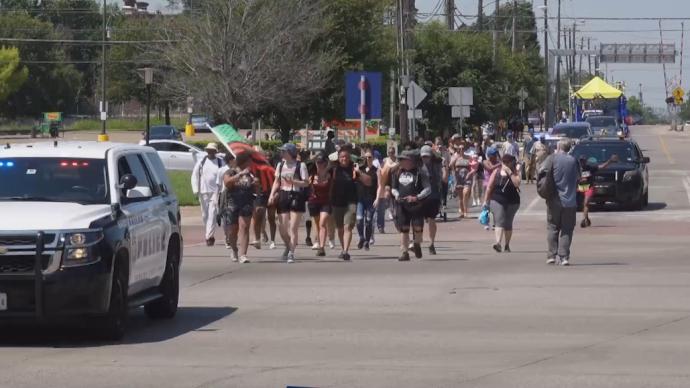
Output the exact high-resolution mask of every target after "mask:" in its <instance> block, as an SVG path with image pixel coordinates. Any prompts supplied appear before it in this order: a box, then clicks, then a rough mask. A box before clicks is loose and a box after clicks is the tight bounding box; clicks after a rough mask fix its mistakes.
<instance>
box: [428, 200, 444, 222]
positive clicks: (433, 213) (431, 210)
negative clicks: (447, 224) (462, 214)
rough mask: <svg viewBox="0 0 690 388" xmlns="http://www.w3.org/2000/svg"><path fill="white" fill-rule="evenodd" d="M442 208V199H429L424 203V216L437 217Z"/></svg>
mask: <svg viewBox="0 0 690 388" xmlns="http://www.w3.org/2000/svg"><path fill="white" fill-rule="evenodd" d="M440 210H441V200H440V199H428V200H427V201H426V203H425V204H424V218H427V219H428V218H431V219H435V218H436V217H437V216H438V213H439V212H440Z"/></svg>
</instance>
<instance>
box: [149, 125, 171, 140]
mask: <svg viewBox="0 0 690 388" xmlns="http://www.w3.org/2000/svg"><path fill="white" fill-rule="evenodd" d="M175 137H177V130H176V129H175V127H172V126H169V125H159V126H155V127H151V129H150V130H149V139H174V138H175Z"/></svg>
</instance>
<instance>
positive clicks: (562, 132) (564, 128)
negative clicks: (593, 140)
mask: <svg viewBox="0 0 690 388" xmlns="http://www.w3.org/2000/svg"><path fill="white" fill-rule="evenodd" d="M551 136H553V137H561V138H563V137H565V138H568V139H571V140H574V141H575V142H578V141H580V140H581V139H584V138H588V137H591V136H592V128H591V127H590V125H589V123H588V122H586V121H585V122H576V123H560V124H556V126H555V127H553V130H552V131H551Z"/></svg>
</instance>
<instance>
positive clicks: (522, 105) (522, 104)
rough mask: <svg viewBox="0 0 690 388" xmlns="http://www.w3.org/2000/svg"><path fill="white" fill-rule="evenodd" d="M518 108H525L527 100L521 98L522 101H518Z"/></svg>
mask: <svg viewBox="0 0 690 388" xmlns="http://www.w3.org/2000/svg"><path fill="white" fill-rule="evenodd" d="M518 109H520V110H521V111H523V110H525V101H523V100H520V102H519V103H518Z"/></svg>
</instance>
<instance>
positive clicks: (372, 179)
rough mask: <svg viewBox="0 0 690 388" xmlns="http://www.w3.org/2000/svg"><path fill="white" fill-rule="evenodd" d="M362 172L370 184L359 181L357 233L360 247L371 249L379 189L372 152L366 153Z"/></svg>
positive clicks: (377, 170)
mask: <svg viewBox="0 0 690 388" xmlns="http://www.w3.org/2000/svg"><path fill="white" fill-rule="evenodd" d="M360 171H361V173H362V174H364V175H367V176H368V177H369V178H368V179H367V181H368V184H367V183H364V182H363V181H362V180H359V181H358V182H357V234H358V235H359V243H358V244H357V247H358V248H359V249H364V250H365V251H368V250H369V244H370V243H371V241H372V239H373V238H374V213H375V212H376V208H375V207H374V201H375V200H376V191H377V189H378V174H379V169H378V168H376V166H374V155H373V154H372V152H371V151H370V150H369V151H366V152H365V153H364V165H363V166H362V167H360Z"/></svg>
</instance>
